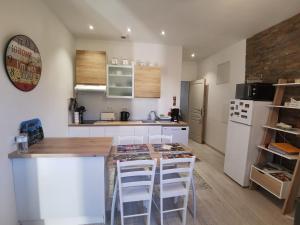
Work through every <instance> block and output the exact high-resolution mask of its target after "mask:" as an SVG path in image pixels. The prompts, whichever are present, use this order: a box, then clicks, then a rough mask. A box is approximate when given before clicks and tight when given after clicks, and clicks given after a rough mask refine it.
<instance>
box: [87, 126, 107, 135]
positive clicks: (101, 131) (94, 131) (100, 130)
mask: <svg viewBox="0 0 300 225" xmlns="http://www.w3.org/2000/svg"><path fill="white" fill-rule="evenodd" d="M90 137H105V128H104V127H98V126H97V127H90Z"/></svg>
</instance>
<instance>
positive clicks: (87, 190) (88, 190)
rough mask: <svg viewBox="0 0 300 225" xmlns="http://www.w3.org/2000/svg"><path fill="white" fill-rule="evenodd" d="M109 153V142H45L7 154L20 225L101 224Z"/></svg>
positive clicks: (78, 140) (70, 140)
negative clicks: (22, 150) (25, 151)
mask: <svg viewBox="0 0 300 225" xmlns="http://www.w3.org/2000/svg"><path fill="white" fill-rule="evenodd" d="M111 149H112V138H110V137H100V138H45V139H44V140H42V141H41V142H40V143H37V144H34V145H32V146H31V147H30V148H29V152H28V153H19V152H17V151H15V152H12V153H10V154H9V158H10V159H11V160H12V167H13V168H12V169H13V179H14V186H15V197H16V205H17V215H18V220H19V221H20V222H21V223H22V225H31V224H35V225H39V224H43V225H69V224H70V225H77V224H78V225H79V224H91V223H93V224H95V223H105V220H106V218H105V210H106V207H107V206H106V205H105V202H106V196H107V187H106V185H107V184H108V182H107V181H106V179H107V168H106V163H107V157H108V156H109V155H110V152H111ZM108 207H109V206H108Z"/></svg>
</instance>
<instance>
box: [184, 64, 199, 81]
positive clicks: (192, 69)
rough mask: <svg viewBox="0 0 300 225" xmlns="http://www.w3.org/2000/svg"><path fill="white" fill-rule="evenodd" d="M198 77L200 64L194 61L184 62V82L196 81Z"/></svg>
mask: <svg viewBox="0 0 300 225" xmlns="http://www.w3.org/2000/svg"><path fill="white" fill-rule="evenodd" d="M197 76H198V63H197V62H194V61H183V62H182V72H181V80H182V81H192V80H196V79H197Z"/></svg>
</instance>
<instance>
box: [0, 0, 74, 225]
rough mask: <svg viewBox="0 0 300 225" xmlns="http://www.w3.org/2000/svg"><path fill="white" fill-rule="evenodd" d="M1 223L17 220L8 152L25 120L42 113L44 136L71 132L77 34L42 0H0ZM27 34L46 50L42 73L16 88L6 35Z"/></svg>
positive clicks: (13, 147)
mask: <svg viewBox="0 0 300 225" xmlns="http://www.w3.org/2000/svg"><path fill="white" fill-rule="evenodd" d="M0 5H1V7H0V24H1V32H0V52H1V54H0V90H1V95H0V106H1V110H0V118H1V120H0V137H1V141H0V224H1V225H2V224H3V225H4V224H5V225H16V223H17V222H16V212H15V199H14V188H13V183H12V171H11V162H10V160H9V159H8V158H7V154H8V152H11V151H12V150H14V149H15V146H14V145H13V138H14V136H15V135H16V134H17V133H18V128H19V124H20V122H21V121H23V120H27V119H31V118H34V117H38V118H40V119H41V120H42V123H43V127H44V132H45V135H46V136H64V135H66V133H67V124H68V111H67V107H68V105H67V101H68V98H69V97H71V96H72V94H73V93H72V84H73V77H72V76H73V67H74V66H73V56H74V40H73V37H72V36H71V34H70V33H69V32H68V31H67V30H66V29H65V27H64V26H63V25H62V24H61V23H60V22H59V21H58V20H57V18H56V17H55V16H54V14H53V13H52V12H51V11H50V10H49V9H48V8H47V7H46V6H45V5H44V4H43V3H42V1H40V0H26V1H23V0H0ZM16 34H24V35H28V36H29V37H30V38H31V39H33V40H34V42H35V43H36V45H37V46H38V48H39V50H40V53H41V56H42V63H43V67H42V76H41V79H40V82H39V84H38V86H37V87H36V88H35V89H34V90H32V91H31V92H29V93H24V92H21V91H19V90H17V89H16V88H15V87H14V86H13V85H12V84H11V83H10V81H9V79H8V77H7V75H6V72H5V68H4V65H3V63H2V62H3V60H4V59H3V54H4V51H5V47H6V44H7V41H8V40H9V39H10V38H11V37H12V36H14V35H16Z"/></svg>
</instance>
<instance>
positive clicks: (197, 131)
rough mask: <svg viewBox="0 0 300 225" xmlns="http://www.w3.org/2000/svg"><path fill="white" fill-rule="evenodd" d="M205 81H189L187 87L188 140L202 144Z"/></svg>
mask: <svg viewBox="0 0 300 225" xmlns="http://www.w3.org/2000/svg"><path fill="white" fill-rule="evenodd" d="M204 96H205V79H201V80H195V81H191V82H190V85H189V107H188V115H189V116H188V117H189V119H188V120H189V126H190V138H191V139H192V140H194V141H196V142H197V143H200V144H202V143H203V137H204V131H203V127H204V102H205V98H204Z"/></svg>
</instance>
